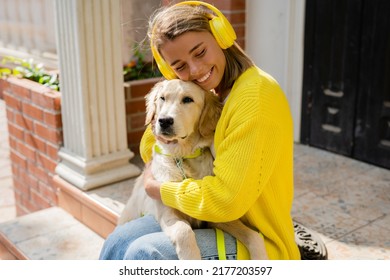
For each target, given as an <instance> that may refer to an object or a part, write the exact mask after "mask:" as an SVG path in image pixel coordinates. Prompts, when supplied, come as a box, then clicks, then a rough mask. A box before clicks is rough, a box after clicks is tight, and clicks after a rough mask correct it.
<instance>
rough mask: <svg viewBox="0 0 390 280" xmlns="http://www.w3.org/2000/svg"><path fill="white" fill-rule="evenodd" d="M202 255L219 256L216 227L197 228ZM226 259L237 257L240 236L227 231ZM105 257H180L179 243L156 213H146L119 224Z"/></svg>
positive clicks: (107, 244)
mask: <svg viewBox="0 0 390 280" xmlns="http://www.w3.org/2000/svg"><path fill="white" fill-rule="evenodd" d="M194 232H195V235H196V241H197V243H198V246H199V249H200V252H201V255H202V259H205V260H217V259H218V251H217V243H216V237H215V230H214V229H197V230H195V231H194ZM224 236H225V250H226V259H228V260H229V259H231V260H234V259H236V258H237V244H236V239H235V238H234V237H232V236H231V235H229V234H227V233H224ZM100 259H101V260H177V259H178V257H177V254H176V251H175V247H174V245H173V244H172V242H171V241H170V240H169V238H168V237H167V236H166V235H165V234H164V233H163V232H162V230H161V227H160V225H159V224H158V223H157V221H156V220H155V218H154V217H152V216H149V215H148V216H144V217H142V218H138V219H136V220H133V221H130V222H128V223H126V224H124V225H120V226H117V227H116V228H115V230H114V231H113V232H112V233H111V234H110V235H109V236H108V237H107V240H106V241H105V242H104V245H103V248H102V251H101V253H100Z"/></svg>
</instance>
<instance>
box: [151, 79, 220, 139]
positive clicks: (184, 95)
mask: <svg viewBox="0 0 390 280" xmlns="http://www.w3.org/2000/svg"><path fill="white" fill-rule="evenodd" d="M221 109H222V105H221V103H220V102H219V100H218V97H217V96H215V95H214V94H213V93H211V92H207V91H205V90H203V89H202V88H201V87H199V86H198V85H196V84H194V83H192V82H185V81H181V80H178V79H175V80H166V81H162V82H159V83H157V84H156V85H155V86H154V87H153V89H152V90H151V92H150V93H149V94H148V95H147V96H146V124H149V123H152V126H153V132H154V134H155V135H156V136H159V137H162V138H163V139H165V140H167V141H180V140H182V139H186V138H187V137H189V136H191V135H192V134H193V133H199V134H200V135H201V136H202V137H209V136H211V135H213V133H214V130H215V127H216V125H217V122H218V119H219V116H220V113H221Z"/></svg>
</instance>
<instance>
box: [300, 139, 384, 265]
mask: <svg viewBox="0 0 390 280" xmlns="http://www.w3.org/2000/svg"><path fill="white" fill-rule="evenodd" d="M294 162H295V167H294V169H295V200H294V207H293V217H294V219H295V220H296V221H298V222H301V223H302V224H304V225H306V226H308V227H310V228H311V229H314V230H315V231H317V232H318V233H320V234H321V237H322V238H323V240H324V241H325V243H326V246H327V249H328V252H329V258H330V259H390V234H389V233H390V170H387V169H382V168H378V167H375V166H373V165H370V164H366V163H363V162H359V161H356V160H353V159H350V158H346V157H343V156H340V155H336V154H333V153H329V152H326V151H323V150H320V149H315V148H311V147H307V146H302V145H296V146H295V161H294Z"/></svg>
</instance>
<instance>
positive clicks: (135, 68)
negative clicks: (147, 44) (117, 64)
mask: <svg viewBox="0 0 390 280" xmlns="http://www.w3.org/2000/svg"><path fill="white" fill-rule="evenodd" d="M123 77H124V80H125V82H127V81H133V80H142V79H147V78H154V77H161V73H160V71H159V70H158V68H157V67H156V66H154V65H153V64H152V62H149V61H145V52H144V51H143V50H142V46H141V45H139V46H136V47H135V50H134V54H133V56H132V58H131V60H130V62H129V63H128V64H127V65H125V66H124V67H123Z"/></svg>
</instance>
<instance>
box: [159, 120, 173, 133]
mask: <svg viewBox="0 0 390 280" xmlns="http://www.w3.org/2000/svg"><path fill="white" fill-rule="evenodd" d="M158 124H159V126H160V130H161V133H162V134H164V135H172V134H173V124H174V120H173V118H171V117H166V118H159V119H158Z"/></svg>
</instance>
